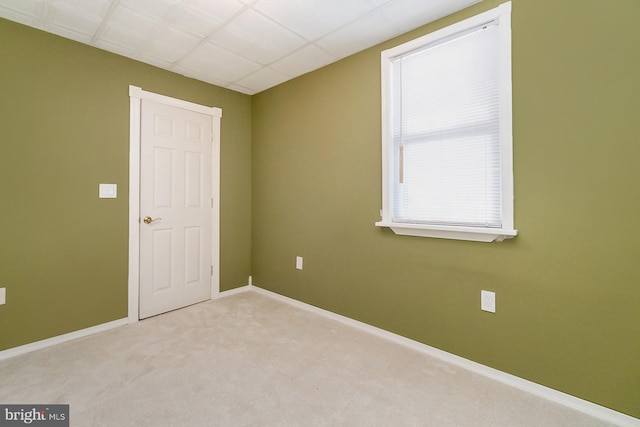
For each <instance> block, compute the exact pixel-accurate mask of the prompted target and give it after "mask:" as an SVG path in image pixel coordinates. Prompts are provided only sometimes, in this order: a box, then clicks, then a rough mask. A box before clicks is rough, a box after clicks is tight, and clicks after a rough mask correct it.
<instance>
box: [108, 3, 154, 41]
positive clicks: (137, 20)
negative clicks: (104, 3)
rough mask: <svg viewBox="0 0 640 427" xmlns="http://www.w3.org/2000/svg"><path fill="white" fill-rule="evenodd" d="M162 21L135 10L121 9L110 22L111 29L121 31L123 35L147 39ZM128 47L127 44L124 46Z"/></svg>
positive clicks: (117, 10)
mask: <svg viewBox="0 0 640 427" xmlns="http://www.w3.org/2000/svg"><path fill="white" fill-rule="evenodd" d="M161 25H162V21H160V20H158V19H154V18H151V17H148V16H145V15H141V14H140V13H138V12H135V11H133V10H130V9H127V8H124V7H119V8H118V9H116V11H115V13H114V14H113V16H112V17H111V20H110V21H109V27H110V28H115V29H118V30H120V31H121V32H123V33H127V34H131V35H135V36H136V37H137V38H147V37H150V36H151V35H153V33H154V32H156V31H157V30H158V29H159V28H160V26H161ZM124 45H126V43H125V44H124Z"/></svg>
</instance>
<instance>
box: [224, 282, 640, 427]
mask: <svg viewBox="0 0 640 427" xmlns="http://www.w3.org/2000/svg"><path fill="white" fill-rule="evenodd" d="M248 290H251V291H254V292H257V293H259V294H262V295H266V296H268V297H271V298H274V299H276V300H279V301H282V302H284V303H287V304H290V305H293V306H296V307H298V308H301V309H303V310H307V311H310V312H312V313H315V314H319V315H321V316H324V317H327V318H330V319H333V320H336V321H338V322H340V323H343V324H345V325H348V326H351V327H354V328H356V329H359V330H362V331H364V332H368V333H370V334H373V335H375V336H378V337H380V338H384V339H386V340H389V341H392V342H394V343H397V344H400V345H403V346H406V347H409V348H412V349H414V350H417V351H419V352H421V353H424V354H427V355H429V356H432V357H435V358H438V359H440V360H443V361H445V362H448V363H451V364H453V365H456V366H458V367H460V368H463V369H466V370H469V371H471V372H474V373H476V374H479V375H482V376H485V377H488V378H491V379H493V380H495V381H499V382H501V383H504V384H507V385H509V386H512V387H515V388H517V389H519V390H522V391H525V392H527V393H530V394H533V395H535V396H539V397H542V398H544V399H547V400H550V401H552V402H555V403H558V404H560V405H563V406H566V407H568V408H571V409H574V410H576V411H579V412H582V413H584V414H587V415H590V416H592V417H594V418H598V419H601V420H603V421H606V422H609V423H612V424H615V425H618V426H624V427H627V426H628V427H639V426H640V419H638V418H634V417H632V416H629V415H626V414H623V413H621V412H617V411H614V410H612V409H609V408H606V407H604V406H600V405H597V404H595V403H592V402H589V401H587V400H584V399H580V398H578V397H575V396H572V395H570V394H566V393H563V392H561V391H558V390H554V389H552V388H549V387H546V386H543V385H540V384H537V383H534V382H532V381H529V380H525V379H523V378H520V377H516V376H515V375H511V374H507V373H506V372H502V371H499V370H497V369H493V368H490V367H488V366H485V365H482V364H480V363H477V362H473V361H471V360H469V359H465V358H463V357H460V356H456V355H455V354H452V353H447V352H446V351H442V350H439V349H437V348H435V347H431V346H428V345H426V344H423V343H420V342H418V341H414V340H411V339H409V338H405V337H403V336H400V335H397V334H394V333H392V332H389V331H385V330H384V329H380V328H377V327H375V326H371V325H369V324H366V323H363V322H360V321H357V320H354V319H350V318H348V317H345V316H342V315H340V314H336V313H333V312H331V311H328V310H325V309H322V308H319V307H315V306H313V305H309V304H307V303H304V302H301V301H298V300H295V299H293V298H289V297H286V296H284V295H280V294H277V293H275V292H271V291H268V290H266V289H263V288H259V287H257V286H255V285H248V286H243V287H242V288H238V289H233V291H236V292H235V293H239V292H246V291H248Z"/></svg>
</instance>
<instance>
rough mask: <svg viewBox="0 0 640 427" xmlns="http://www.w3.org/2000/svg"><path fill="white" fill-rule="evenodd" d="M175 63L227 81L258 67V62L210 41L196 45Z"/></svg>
mask: <svg viewBox="0 0 640 427" xmlns="http://www.w3.org/2000/svg"><path fill="white" fill-rule="evenodd" d="M177 65H179V66H180V67H184V68H186V69H188V70H190V71H193V72H196V73H199V74H207V75H215V76H216V77H218V78H220V79H222V80H225V81H229V82H233V81H235V80H238V79H239V78H242V77H244V76H246V75H247V74H250V73H252V72H254V71H256V70H257V69H258V68H260V64H257V63H255V62H253V61H250V60H248V59H246V58H243V57H241V56H239V55H236V54H234V53H231V52H229V51H227V50H224V49H222V48H219V47H217V46H214V45H212V44H211V43H206V44H204V45H202V46H200V47H198V48H197V49H195V50H194V51H193V52H191V53H190V54H189V55H187V56H186V57H185V58H184V59H182V60H181V61H180V62H179V63H178V64H177Z"/></svg>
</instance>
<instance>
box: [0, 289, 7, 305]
mask: <svg viewBox="0 0 640 427" xmlns="http://www.w3.org/2000/svg"><path fill="white" fill-rule="evenodd" d="M6 303H7V288H0V305H3V304H6Z"/></svg>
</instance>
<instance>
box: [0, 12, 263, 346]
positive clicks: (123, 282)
mask: <svg viewBox="0 0 640 427" xmlns="http://www.w3.org/2000/svg"><path fill="white" fill-rule="evenodd" d="M0 58H1V59H0V117H1V118H0V144H1V145H0V147H1V150H2V151H1V154H0V199H1V202H0V227H1V230H2V231H1V235H0V287H5V286H6V287H7V304H6V305H3V306H0V350H2V349H6V348H11V347H15V346H19V345H22V344H25V343H30V342H33V341H37V340H41V339H44V338H49V337H52V336H56V335H60V334H64V333H67V332H71V331H75V330H78V329H82V328H86V327H90V326H94V325H97V324H101V323H105V322H108V321H112V320H116V319H121V318H124V317H127V263H128V200H129V194H128V185H129V184H128V168H129V85H135V86H139V87H142V88H143V89H145V90H148V91H152V92H157V93H161V94H164V95H168V96H172V97H176V98H180V99H186V100H189V101H192V102H196V103H200V104H204V105H209V106H216V107H221V108H222V109H223V117H222V130H221V132H222V135H221V137H222V143H221V231H220V234H221V237H220V238H221V245H220V246H221V254H220V256H221V272H220V274H221V280H220V282H221V289H222V290H226V289H230V288H234V287H237V286H240V285H245V284H246V283H247V277H248V276H249V274H250V262H251V259H250V255H251V254H250V245H251V218H250V215H251V97H250V96H248V95H243V94H240V93H237V92H233V91H229V90H225V89H221V88H218V87H215V86H212V85H208V84H205V83H202V82H198V81H196V80H192V79H188V78H185V77H182V76H179V75H177V74H173V73H170V72H167V71H163V70H160V69H158V68H155V67H152V66H149V65H146V64H143V63H140V62H136V61H133V60H130V59H126V58H124V57H121V56H118V55H114V54H111V53H108V52H104V51H101V50H98V49H95V48H91V47H88V46H85V45H82V44H80V43H76V42H73V41H69V40H66V39H63V38H60V37H57V36H53V35H51V34H47V33H44V32H41V31H37V30H34V29H31V28H28V27H25V26H22V25H18V24H15V23H12V22H9V21H6V20H2V19H0ZM101 182H106V183H116V184H118V198H117V199H115V200H113V199H111V200H109V199H98V184H99V183H101Z"/></svg>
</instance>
